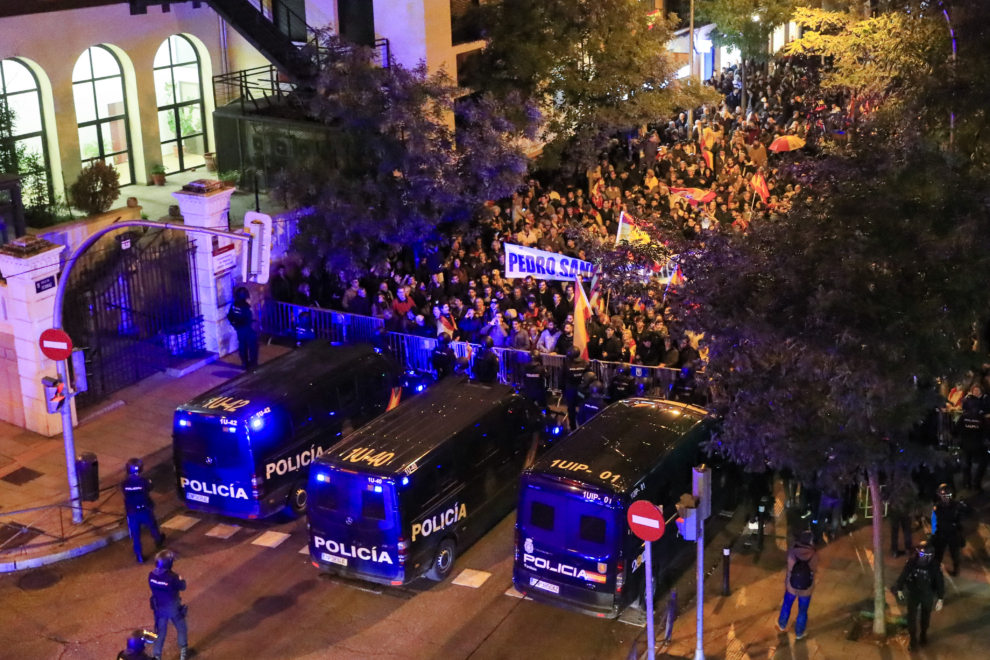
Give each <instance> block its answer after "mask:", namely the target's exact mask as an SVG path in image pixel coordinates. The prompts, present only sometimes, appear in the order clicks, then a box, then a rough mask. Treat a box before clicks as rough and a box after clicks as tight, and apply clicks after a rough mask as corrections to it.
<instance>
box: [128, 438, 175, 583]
mask: <svg viewBox="0 0 990 660" xmlns="http://www.w3.org/2000/svg"><path fill="white" fill-rule="evenodd" d="M142 470H144V463H143V462H142V461H141V459H140V458H132V459H131V460H129V461H127V477H126V478H125V479H124V480H123V481H122V482H121V484H120V488H121V490H123V491H124V512H125V513H126V514H127V529H128V531H130V533H131V542H132V543H133V544H134V556H135V557H137V561H138V563H139V564H143V563H144V549H143V548H142V547H141V528H142V527H147V528H148V530H149V531H150V532H151V537H152V538H153V539H154V540H155V547H156V548H160V547H162V544H164V543H165V535H164V534H162V532H161V530H160V529H158V521H157V520H156V519H155V503H154V502H153V501H152V499H151V488H152V484H151V480H150V479H148V478H147V477H143V476H141V471H142Z"/></svg>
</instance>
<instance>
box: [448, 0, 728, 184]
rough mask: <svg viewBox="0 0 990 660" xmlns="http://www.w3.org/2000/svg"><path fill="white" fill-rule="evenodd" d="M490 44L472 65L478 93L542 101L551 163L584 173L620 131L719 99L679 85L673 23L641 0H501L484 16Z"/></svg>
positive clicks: (482, 20)
mask: <svg viewBox="0 0 990 660" xmlns="http://www.w3.org/2000/svg"><path fill="white" fill-rule="evenodd" d="M477 11H478V12H479V14H480V18H479V22H480V24H481V25H482V26H483V28H484V34H485V37H486V38H487V39H488V45H487V46H486V47H485V49H484V50H483V51H482V52H481V53H480V54H479V55H478V56H477V57H476V58H475V59H474V60H473V61H471V60H469V62H468V65H467V67H466V70H467V75H468V78H469V79H470V80H471V81H472V82H473V83H474V84H476V86H477V87H478V88H479V89H482V90H485V91H490V92H493V93H495V94H496V95H497V96H499V97H500V98H504V97H505V96H506V95H508V94H511V93H517V92H518V93H521V94H523V95H524V97H526V98H530V99H535V100H536V101H537V103H538V104H539V106H540V108H541V109H542V111H543V113H544V117H545V124H544V126H543V133H542V136H541V137H542V139H544V140H545V141H546V142H547V146H546V148H545V149H544V157H543V164H544V165H545V166H547V167H558V166H560V165H561V164H562V163H566V164H567V165H569V166H573V167H574V168H577V169H583V168H585V167H587V166H589V165H591V164H592V163H594V162H595V160H596V159H597V156H598V155H599V154H600V153H601V152H602V151H603V149H604V148H605V146H606V145H607V143H608V140H609V138H611V137H612V136H613V135H614V134H615V132H616V131H620V130H628V129H630V128H634V127H637V126H640V125H643V124H646V123H649V122H653V121H656V120H657V119H659V118H663V117H667V116H670V115H671V114H672V113H673V112H674V111H676V110H677V109H681V108H686V107H689V106H696V105H701V104H703V103H714V102H716V101H717V95H716V94H715V93H714V92H713V91H712V90H711V89H709V88H706V87H703V86H701V85H699V84H697V83H696V82H694V83H692V81H677V80H675V78H674V74H675V73H676V70H677V65H676V64H675V63H674V61H673V58H672V56H671V53H670V52H669V51H668V50H667V44H668V42H669V41H670V39H671V37H672V28H673V20H667V19H664V18H662V17H659V16H648V15H647V12H646V11H645V10H644V8H643V4H642V3H641V2H638V1H637V0H600V1H598V2H573V1H570V0H541V1H540V2H532V1H531V0H502V1H500V2H492V3H482V5H481V6H480V7H479V8H478V9H477Z"/></svg>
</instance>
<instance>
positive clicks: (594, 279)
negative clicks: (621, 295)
mask: <svg viewBox="0 0 990 660" xmlns="http://www.w3.org/2000/svg"><path fill="white" fill-rule="evenodd" d="M601 274H602V269H601V267H597V268H595V273H594V274H593V275H592V276H591V309H592V310H593V312H594V313H596V314H601V313H602V312H604V311H605V300H604V299H603V298H602V278H601Z"/></svg>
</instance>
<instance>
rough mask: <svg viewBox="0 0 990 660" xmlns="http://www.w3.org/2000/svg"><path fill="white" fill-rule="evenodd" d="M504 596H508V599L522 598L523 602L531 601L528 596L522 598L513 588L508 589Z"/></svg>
mask: <svg viewBox="0 0 990 660" xmlns="http://www.w3.org/2000/svg"><path fill="white" fill-rule="evenodd" d="M505 595H506V596H509V597H510V598H522V599H523V600H533V599H532V598H530V597H529V596H523V595H522V593H521V592H519V591H516V588H515V587H509V589H508V590H507V591H506V592H505Z"/></svg>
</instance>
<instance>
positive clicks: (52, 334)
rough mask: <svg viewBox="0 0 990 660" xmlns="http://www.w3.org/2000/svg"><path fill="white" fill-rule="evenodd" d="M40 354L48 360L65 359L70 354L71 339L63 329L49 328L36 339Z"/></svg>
mask: <svg viewBox="0 0 990 660" xmlns="http://www.w3.org/2000/svg"><path fill="white" fill-rule="evenodd" d="M38 344H39V345H40V346H41V352H42V354H43V355H44V356H45V357H46V358H48V359H49V360H55V361H56V362H58V361H59V360H67V359H69V356H71V355H72V340H71V339H70V338H69V335H67V334H65V331H64V330H59V329H58V328H49V329H48V330H45V331H44V332H42V333H41V337H40V338H39V339H38Z"/></svg>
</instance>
